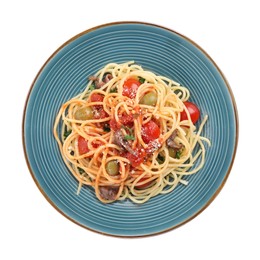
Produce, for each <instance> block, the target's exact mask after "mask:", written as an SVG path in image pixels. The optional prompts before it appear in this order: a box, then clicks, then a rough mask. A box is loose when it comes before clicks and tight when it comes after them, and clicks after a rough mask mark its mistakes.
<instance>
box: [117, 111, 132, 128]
mask: <svg viewBox="0 0 260 260" xmlns="http://www.w3.org/2000/svg"><path fill="white" fill-rule="evenodd" d="M119 120H120V122H121V123H122V124H123V125H124V126H133V123H134V117H133V115H132V114H127V113H125V112H124V113H123V114H122V115H119Z"/></svg>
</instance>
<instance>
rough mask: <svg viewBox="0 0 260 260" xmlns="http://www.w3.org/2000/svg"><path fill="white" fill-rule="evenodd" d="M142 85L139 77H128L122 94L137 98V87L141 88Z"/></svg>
mask: <svg viewBox="0 0 260 260" xmlns="http://www.w3.org/2000/svg"><path fill="white" fill-rule="evenodd" d="M140 85H141V83H140V82H139V81H138V80H137V79H134V78H129V79H127V80H126V81H125V82H124V86H123V92H122V95H123V96H127V97H129V98H135V96H136V92H137V89H138V88H139V86H140Z"/></svg>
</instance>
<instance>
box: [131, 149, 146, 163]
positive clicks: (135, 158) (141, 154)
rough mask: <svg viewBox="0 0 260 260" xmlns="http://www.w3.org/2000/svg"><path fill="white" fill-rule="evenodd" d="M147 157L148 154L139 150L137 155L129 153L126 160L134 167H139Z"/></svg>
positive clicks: (136, 151) (136, 152)
mask: <svg viewBox="0 0 260 260" xmlns="http://www.w3.org/2000/svg"><path fill="white" fill-rule="evenodd" d="M145 156H146V152H145V151H144V149H142V148H137V149H136V150H135V154H132V153H127V154H126V158H127V159H128V160H129V161H130V163H131V166H132V167H134V168H135V167H137V166H139V165H140V164H141V163H142V162H143V161H144V158H145Z"/></svg>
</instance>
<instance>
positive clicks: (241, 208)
mask: <svg viewBox="0 0 260 260" xmlns="http://www.w3.org/2000/svg"><path fill="white" fill-rule="evenodd" d="M257 2H258V1H251V0H247V1H228V0H226V1H220V0H219V1H200V0H196V1H182V0H178V1H165V0H158V1H152V0H150V1H141V0H138V1H136V0H131V1H126V0H110V1H103V2H102V1H99V0H92V1H87V0H86V1H77V0H73V1H55V0H51V1H50V0H45V1H27V0H23V1H18V0H16V1H11V0H10V1H1V4H0V29H1V31H0V32H1V34H0V36H1V40H0V66H1V70H0V71H1V74H0V88H1V92H0V98H1V102H0V106H1V108H0V114H1V117H0V118H1V126H0V131H1V132H0V134H1V157H0V158H1V174H0V178H1V180H0V199H1V203H0V209H1V213H0V218H1V219H0V238H1V243H0V248H1V249H0V258H1V259H45V260H47V259H55V260H56V259H189V260H190V259H200V260H202V259H237V258H239V259H260V252H259V242H260V239H259V233H260V224H259V220H260V214H259V208H260V207H259V206H260V202H259V199H260V188H259V184H260V177H259V176H260V168H259V164H258V163H259V155H260V153H259V147H260V141H259V115H258V112H259V103H260V101H259V100H260V99H259V95H258V94H259V91H258V90H259V88H260V86H259V74H260V73H259V72H260V71H259V69H260V52H259V46H260V40H259V38H260V37H259V24H260V18H259V17H260V15H259V7H258V6H257ZM127 20H128V21H143V22H151V23H156V24H159V25H162V26H165V27H168V28H171V29H173V30H176V31H177V32H180V33H182V34H184V35H186V36H187V37H189V38H191V39H192V40H194V41H195V42H196V43H198V44H199V45H200V46H201V47H202V48H203V49H204V50H206V52H207V53H208V54H209V55H210V56H211V57H212V58H213V59H214V61H215V62H216V63H217V64H218V66H219V67H220V68H221V70H222V71H223V72H224V74H225V76H226V77H227V79H228V81H229V83H230V85H231V88H232V90H233V93H234V95H235V99H236V102H237V106H238V112H239V121H240V122H239V124H240V126H239V130H240V135H239V145H238V150H237V156H236V159H235V162H234V165H233V168H232V171H231V173H230V176H229V178H228V180H227V183H226V185H225V186H224V188H223V189H222V191H221V192H220V194H219V195H218V196H217V198H216V199H215V200H214V201H213V203H212V204H211V205H210V206H209V207H208V208H207V209H206V210H205V211H203V212H202V213H201V214H200V215H199V216H197V217H196V218H195V219H193V220H192V221H190V222H188V223H187V224H185V225H184V226H182V227H180V228H178V229H175V230H172V231H170V232H167V233H164V234H162V235H157V236H152V237H147V238H138V239H122V238H115V237H109V236H104V235H100V234H97V233H94V232H92V231H89V230H86V229H84V228H81V227H79V226H78V225H76V224H74V223H72V222H71V221H69V220H68V219H66V218H65V217H63V216H62V215H61V214H59V213H58V212H57V211H56V210H55V209H54V208H53V207H52V206H51V205H50V204H49V203H48V202H47V201H46V200H45V198H44V197H43V196H42V194H41V193H40V191H39V190H38V188H37V187H36V185H35V183H34V181H33V179H32V177H31V175H30V173H29V170H28V168H27V165H26V163H25V159H24V154H23V149H22V115H23V109H24V103H25V99H26V96H27V93H28V91H29V88H30V85H31V83H32V81H33V79H34V77H35V76H36V74H37V72H38V70H39V69H40V67H41V66H42V65H43V63H44V62H45V61H46V59H47V58H48V57H49V56H50V55H51V54H52V53H53V52H54V51H55V50H56V49H57V48H58V47H59V46H60V45H61V44H63V43H64V42H65V41H67V40H68V39H70V38H71V37H73V36H74V35H76V34H78V33H80V32H81V31H84V30H86V29H89V28H91V27H93V26H97V25H100V24H103V23H108V22H114V21H127ZM257 91H258V92H257ZM257 93H258V94H257Z"/></svg>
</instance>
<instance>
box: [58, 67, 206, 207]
mask: <svg viewBox="0 0 260 260" xmlns="http://www.w3.org/2000/svg"><path fill="white" fill-rule="evenodd" d="M189 97H190V93H189V90H188V89H187V88H186V87H183V86H181V85H180V84H178V83H177V82H174V81H173V80H171V79H168V78H166V77H163V76H157V75H155V74H154V73H152V72H150V71H146V70H144V69H143V68H142V67H141V66H139V65H137V64H135V63H134V62H127V63H124V64H116V63H110V64H107V65H106V66H105V67H104V68H102V69H101V70H100V71H98V72H97V73H96V74H95V75H94V76H91V77H89V83H88V84H87V86H86V88H85V90H84V91H83V92H82V93H80V94H79V95H77V96H76V97H74V98H72V99H70V100H68V101H67V102H66V103H64V104H63V105H62V106H61V108H60V110H59V112H58V115H57V117H56V120H55V123H54V136H55V138H56V140H57V142H58V145H59V148H60V152H61V155H62V157H63V160H64V162H65V163H66V165H67V167H68V168H69V170H70V171H71V173H72V174H73V176H74V177H75V178H76V179H77V181H78V182H79V188H78V193H79V192H80V189H81V187H82V185H88V186H91V187H93V188H94V190H95V194H96V196H97V198H98V199H99V200H100V201H102V202H104V203H109V202H113V201H116V200H124V199H127V198H128V199H130V200H132V201H133V202H135V203H144V202H146V201H147V200H149V199H150V198H151V197H154V196H156V195H158V194H166V193H169V192H171V191H172V190H174V188H175V187H176V186H177V185H179V184H182V185H187V184H188V182H187V180H185V179H183V177H184V176H186V175H192V174H195V173H196V172H198V171H199V170H200V169H201V168H202V167H203V165H204V163H205V147H204V142H206V143H207V144H208V145H210V141H209V140H208V139H207V138H206V137H204V136H201V132H202V129H203V127H204V125H205V123H206V121H207V118H208V117H207V116H205V117H204V118H203V120H202V121H201V123H200V126H199V127H198V129H197V127H196V126H195V125H196V124H195V123H194V122H193V120H192V118H191V115H190V113H189V111H188V108H187V107H186V105H185V102H186V101H187V100H188V99H189ZM183 113H185V115H186V119H183V118H182V114H183Z"/></svg>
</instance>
